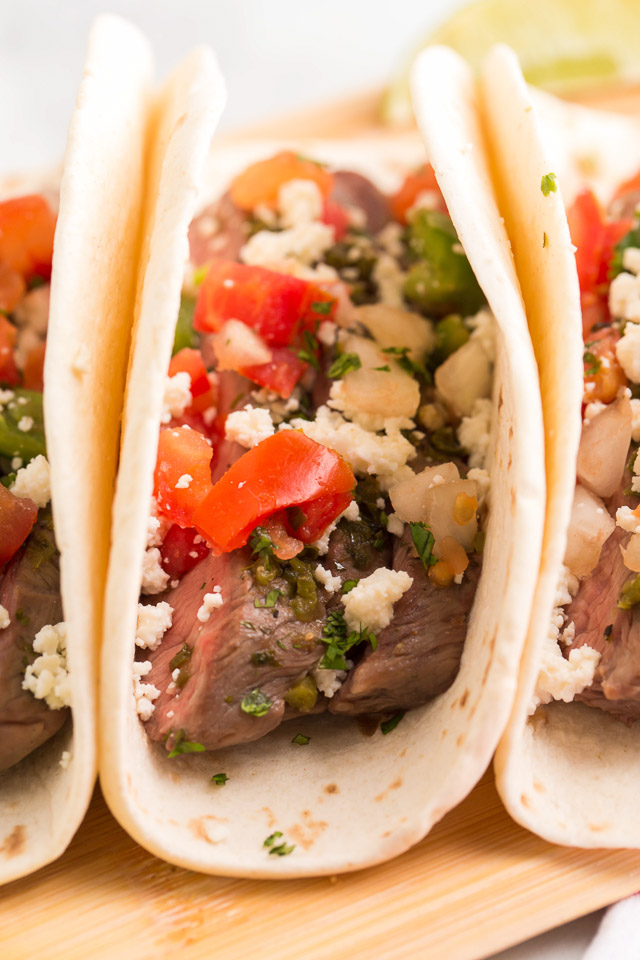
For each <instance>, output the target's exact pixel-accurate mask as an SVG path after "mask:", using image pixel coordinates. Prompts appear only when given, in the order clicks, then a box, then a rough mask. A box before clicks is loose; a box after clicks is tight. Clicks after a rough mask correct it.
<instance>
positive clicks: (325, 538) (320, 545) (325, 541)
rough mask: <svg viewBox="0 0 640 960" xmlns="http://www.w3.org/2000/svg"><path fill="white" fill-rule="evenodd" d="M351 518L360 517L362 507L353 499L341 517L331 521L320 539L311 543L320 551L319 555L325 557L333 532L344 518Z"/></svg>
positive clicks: (356, 518) (352, 519)
mask: <svg viewBox="0 0 640 960" xmlns="http://www.w3.org/2000/svg"><path fill="white" fill-rule="evenodd" d="M343 518H344V519H345V520H351V521H352V522H353V521H355V520H359V519H360V507H359V506H358V504H357V503H356V501H355V500H352V501H351V503H350V504H349V506H348V507H347V509H346V510H343V511H342V513H341V514H340V516H339V517H337V518H336V519H335V520H334V522H333V523H330V524H329V526H328V527H327V529H326V530H325V532H324V533H323V534H322V536H321V537H319V538H318V540H314V541H313V543H312V544H311V546H312V547H315V549H316V550H317V551H318V556H319V557H324V556H325V554H327V553H328V552H329V539H330V537H331V534H332V533H333V531H334V530H335V529H336V527H337V526H338V524H339V523H340V521H341V520H342V519H343Z"/></svg>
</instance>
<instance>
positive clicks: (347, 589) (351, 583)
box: [340, 580, 359, 596]
mask: <svg viewBox="0 0 640 960" xmlns="http://www.w3.org/2000/svg"><path fill="white" fill-rule="evenodd" d="M358 583H359V581H358V580H345V582H344V583H343V584H342V590H341V591H340V592H341V593H342V595H343V596H344V595H345V593H351V591H352V590H353V588H354V587H357V586H358Z"/></svg>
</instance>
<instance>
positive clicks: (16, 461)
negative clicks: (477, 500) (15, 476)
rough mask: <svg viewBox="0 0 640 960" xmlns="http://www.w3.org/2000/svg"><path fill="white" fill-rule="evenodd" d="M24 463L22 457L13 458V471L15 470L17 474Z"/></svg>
mask: <svg viewBox="0 0 640 960" xmlns="http://www.w3.org/2000/svg"><path fill="white" fill-rule="evenodd" d="M23 462H24V461H23V459H22V457H13V458H12V460H11V469H12V470H15V471H16V473H17V471H18V470H19V469H20V467H21V466H22V464H23Z"/></svg>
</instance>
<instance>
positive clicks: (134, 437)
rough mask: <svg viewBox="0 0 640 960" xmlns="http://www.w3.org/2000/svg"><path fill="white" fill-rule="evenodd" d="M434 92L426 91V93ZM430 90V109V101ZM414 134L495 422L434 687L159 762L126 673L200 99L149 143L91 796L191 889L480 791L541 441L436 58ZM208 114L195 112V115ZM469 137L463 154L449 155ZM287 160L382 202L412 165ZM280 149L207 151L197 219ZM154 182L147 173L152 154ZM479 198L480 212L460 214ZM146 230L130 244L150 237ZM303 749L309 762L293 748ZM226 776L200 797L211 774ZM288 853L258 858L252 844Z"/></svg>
mask: <svg viewBox="0 0 640 960" xmlns="http://www.w3.org/2000/svg"><path fill="white" fill-rule="evenodd" d="M434 77H435V81H436V82H434ZM435 90H438V91H439V93H438V97H435V95H434V94H433V93H432V91H435ZM414 92H415V97H416V101H417V102H418V104H419V108H420V119H421V120H422V121H423V128H424V134H425V137H426V140H427V144H428V147H429V150H430V152H431V155H432V159H433V161H434V163H435V166H436V171H437V173H438V176H439V177H440V182H441V184H442V188H443V191H444V194H445V197H446V199H447V202H448V204H449V207H450V210H451V213H452V216H453V218H454V221H455V223H456V226H457V228H458V231H459V232H460V235H461V238H462V241H463V243H464V245H465V249H466V251H467V254H468V256H469V259H470V261H471V263H472V264H473V266H474V268H475V271H476V274H477V276H478V279H479V281H480V283H481V285H482V286H483V288H484V290H485V292H486V294H487V296H488V299H489V302H490V306H491V307H492V309H493V311H494V313H495V314H496V317H497V319H498V323H499V325H500V329H501V338H499V342H498V347H497V365H496V374H495V383H496V396H495V399H496V409H499V416H498V423H497V440H496V446H495V456H494V464H493V493H492V499H493V502H494V504H495V506H496V509H494V510H493V512H492V516H491V520H490V523H489V531H488V536H487V541H486V549H485V567H484V572H483V576H482V578H481V583H480V586H479V589H478V594H477V601H476V604H475V607H474V611H473V614H472V618H471V624H470V628H469V633H468V637H467V642H466V645H465V650H464V656H463V661H462V667H461V670H460V673H459V676H458V678H457V680H456V681H455V683H454V684H453V686H452V687H451V689H450V690H449V691H448V692H447V693H446V694H444V695H443V696H442V697H439V698H438V699H437V700H436V701H435V702H433V703H432V704H430V705H428V706H426V707H422V708H419V709H416V710H412V711H409V712H408V713H407V714H406V716H405V717H404V719H403V720H402V723H401V724H400V725H399V726H398V727H397V728H396V729H395V730H394V731H393V732H392V733H391V734H389V735H387V736H383V735H382V734H381V733H380V732H379V731H378V732H377V733H376V734H375V735H374V736H373V737H371V738H368V737H364V736H362V735H361V734H360V733H359V732H358V731H357V728H356V726H355V724H353V722H349V721H345V720H343V719H341V718H338V717H332V716H331V717H327V716H324V717H314V718H309V719H304V720H303V719H301V720H299V721H298V723H297V725H296V729H295V730H293V729H292V727H291V726H290V725H287V724H283V725H282V726H281V727H280V728H279V729H277V730H276V731H274V732H273V733H271V734H269V736H268V737H267V738H265V739H263V740H259V741H257V742H255V743H249V744H245V745H241V746H236V747H233V748H229V749H227V750H219V751H215V752H208V753H205V754H202V755H191V756H189V757H177V758H175V759H172V760H168V758H167V754H166V751H165V750H164V748H163V746H162V745H161V744H154V743H152V742H151V741H150V740H149V739H148V737H147V735H146V733H145V730H144V726H143V724H142V723H141V722H140V721H139V719H138V717H137V715H136V712H135V706H134V701H133V697H132V662H133V658H134V652H135V646H134V636H135V626H136V613H137V603H138V591H139V585H140V579H141V566H142V557H143V553H144V549H145V538H146V529H147V515H148V510H149V501H150V496H151V493H152V487H153V470H154V465H155V457H156V450H157V443H158V432H159V426H160V414H161V406H162V395H163V389H164V381H165V375H166V370H167V367H168V363H169V358H170V355H171V346H172V342H173V335H174V328H175V322H176V317H177V312H178V304H179V298H180V289H181V285H182V279H183V268H184V255H185V253H186V234H187V224H188V223H189V221H190V219H191V217H192V216H193V214H194V212H195V210H196V195H195V187H196V183H197V176H198V174H199V172H200V168H201V167H202V166H203V164H204V161H205V147H206V143H207V141H208V139H209V137H210V135H211V132H212V127H213V119H214V117H213V114H215V112H216V111H215V105H214V104H212V101H211V98H212V97H214V98H215V94H216V89H215V87H214V86H213V85H212V88H211V90H210V91H207V94H206V97H205V100H204V102H203V101H202V100H201V99H200V98H199V97H196V96H194V97H192V99H191V102H190V103H188V102H187V90H186V89H183V90H182V91H181V98H182V99H181V98H179V97H176V98H175V99H174V101H173V103H172V106H171V108H170V109H167V108H165V113H164V115H163V117H162V119H161V124H164V125H165V126H166V127H167V129H169V128H172V127H173V122H174V121H173V119H172V117H173V113H174V112H177V113H183V114H184V117H185V120H184V123H183V125H182V127H181V128H180V129H179V130H177V131H176V133H175V136H174V137H172V138H171V139H169V141H168V142H167V143H166V144H165V145H164V146H163V148H162V149H164V151H165V156H166V158H165V160H164V175H163V177H162V178H161V180H160V181H159V182H157V183H156V184H155V189H156V190H157V196H156V204H157V206H156V211H155V213H153V212H151V213H150V216H151V217H152V218H153V219H154V220H155V228H154V229H153V230H151V232H150V238H149V242H148V247H147V250H148V257H147V268H146V272H145V273H141V275H140V281H139V300H138V306H137V319H136V325H137V326H136V333H135V336H134V343H133V352H132V363H131V370H130V376H129V381H128V388H127V405H126V429H125V434H124V443H123V450H122V460H121V467H120V473H119V477H118V486H117V493H116V499H115V511H114V528H113V550H112V556H111V561H110V573H109V581H108V589H107V600H106V610H105V645H104V656H103V662H102V668H103V669H102V773H101V776H102V785H103V789H104V791H105V794H106V796H107V800H108V802H109V804H110V806H111V809H112V810H113V812H114V813H115V815H116V816H117V817H118V819H119V820H120V822H121V823H122V825H123V826H124V827H125V829H126V830H127V831H128V832H129V833H130V834H131V835H132V836H133V837H134V838H135V839H136V840H137V841H138V842H139V843H141V844H142V845H143V846H145V847H146V848H147V849H148V850H150V851H151V852H153V853H155V854H156V855H158V856H160V857H162V858H164V859H166V860H169V861H171V862H172V863H175V864H179V865H181V866H183V867H188V868H191V869H195V870H200V871H203V872H207V873H215V874H225V875H231V876H245V877H299V876H311V875H318V874H333V873H336V872H339V871H347V870H355V869H357V868H361V867H364V866H367V865H370V864H374V863H377V862H380V861H383V860H387V859H389V858H390V857H393V856H395V855H397V854H399V853H401V852H402V851H403V850H406V849H407V848H408V847H410V846H411V845H412V844H414V843H416V842H417V841H419V840H420V839H422V837H424V836H425V834H426V833H428V831H429V830H430V828H431V827H432V826H433V824H434V823H435V822H436V821H437V820H439V819H440V818H441V817H442V816H443V815H444V814H445V813H446V812H447V811H448V810H449V809H451V807H453V806H454V805H455V804H457V803H458V802H459V801H460V800H461V799H462V798H463V797H464V796H465V795H466V794H467V793H468V792H469V791H470V790H471V788H472V787H473V785H474V784H475V783H476V781H477V780H478V779H479V778H480V776H481V774H482V772H483V771H484V769H485V767H486V765H487V764H488V763H489V761H490V758H491V755H492V753H493V750H494V748H495V745H496V743H497V741H498V738H499V736H500V734H501V732H502V730H503V727H504V724H505V722H506V719H507V716H508V713H509V710H510V707H511V702H512V699H513V696H514V693H515V689H516V675H517V665H518V661H519V658H520V653H521V648H522V644H523V641H524V635H525V629H526V624H527V621H528V615H529V611H530V607H531V601H532V597H533V591H534V586H535V580H536V575H537V570H538V564H539V556H540V544H541V536H542V524H543V510H544V475H543V466H542V465H543V438H542V414H541V409H540V402H539V394H538V383H537V374H536V368H535V362H534V357H533V352H532V349H531V344H530V340H529V337H528V333H527V330H526V322H525V317H524V309H523V305H522V301H521V298H520V294H519V290H518V284H517V280H516V277H515V272H514V268H513V263H512V259H511V254H510V251H509V246H508V242H507V238H506V234H505V231H504V228H503V226H502V224H501V222H500V220H499V217H498V213H497V209H496V206H495V201H494V197H493V193H492V189H491V184H490V180H489V173H488V170H487V169H486V164H485V162H484V159H483V145H482V139H481V134H480V130H479V127H478V123H477V118H476V114H475V107H474V102H473V94H472V85H471V80H470V77H469V76H468V74H467V72H466V71H465V70H464V69H463V67H462V66H461V64H460V63H459V62H458V61H456V60H454V59H446V62H441V61H440V59H438V58H436V59H431V58H426V59H425V60H424V61H421V62H420V64H419V65H418V67H417V71H416V75H415V87H414ZM207 104H208V105H209V112H208V113H207ZM469 141H472V142H473V144H474V149H473V150H472V151H467V152H465V150H464V149H462V147H464V146H465V145H466V144H467V143H468V142H469ZM286 145H287V146H289V147H291V148H293V149H296V150H299V151H300V152H302V153H304V154H305V155H311V156H316V157H319V158H322V159H325V160H327V161H335V162H338V163H340V164H346V165H348V166H351V167H352V168H355V169H360V170H361V171H363V172H366V173H367V174H368V175H370V176H373V178H374V180H375V181H376V182H377V183H379V184H381V185H382V186H384V187H385V188H386V189H392V188H393V187H394V186H397V185H399V182H400V178H401V175H402V173H403V172H404V173H406V171H407V169H411V168H412V167H413V166H414V165H415V164H416V163H418V162H421V161H423V160H424V148H423V146H422V145H421V143H420V141H419V140H418V139H416V136H415V135H413V136H408V137H396V138H389V137H381V138H380V139H376V138H374V137H366V138H364V139H362V140H343V141H334V142H329V141H326V140H325V141H317V140H316V141H313V140H305V141H304V142H300V141H296V142H295V143H291V142H288V143H287V144H286ZM283 146H285V144H283V143H282V142H279V143H277V144H276V143H273V142H272V143H270V144H267V143H265V142H264V140H261V141H259V142H250V141H246V142H244V143H242V144H240V145H236V146H235V147H228V148H223V147H222V146H219V145H216V144H214V146H213V149H212V151H211V154H210V156H209V158H208V160H207V164H206V179H205V181H204V182H203V185H202V188H201V193H200V199H199V203H198V206H199V207H200V206H202V205H203V204H204V202H205V201H206V200H210V199H211V197H213V196H216V195H219V194H220V193H221V192H222V191H223V190H224V189H225V187H226V185H227V183H228V180H229V177H230V175H232V174H233V173H235V172H237V171H238V170H240V169H242V168H243V167H244V165H245V164H246V163H247V162H249V160H251V159H256V158H257V157H260V156H261V157H264V156H268V155H269V152H272V151H273V150H274V149H277V148H280V149H281V148H282V147H283ZM156 163H157V165H158V167H159V166H160V163H161V161H160V159H159V158H156ZM478 198H479V202H478ZM149 229H150V227H148V228H147V230H148V231H149ZM298 730H300V731H302V732H303V733H311V734H312V737H313V739H312V742H311V744H310V746H309V747H308V748H305V749H304V750H303V749H299V748H296V747H292V746H291V736H292V733H293V732H298ZM219 771H224V772H225V773H226V774H227V775H228V777H229V778H230V779H229V781H228V783H227V784H226V786H225V787H224V788H220V787H215V786H212V785H211V783H210V778H211V776H212V774H214V773H217V772H219ZM274 829H278V830H282V831H283V833H284V837H285V838H286V840H287V841H288V842H291V843H295V845H296V847H295V850H294V851H293V853H292V854H290V855H289V856H287V857H282V858H280V857H270V856H269V855H268V851H266V850H265V849H264V847H263V841H264V839H265V838H266V837H267V836H268V835H269V834H270V833H272V832H273V830H274Z"/></svg>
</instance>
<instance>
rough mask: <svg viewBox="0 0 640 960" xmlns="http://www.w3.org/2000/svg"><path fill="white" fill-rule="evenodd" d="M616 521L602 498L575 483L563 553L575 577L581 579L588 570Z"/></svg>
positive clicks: (594, 562)
mask: <svg viewBox="0 0 640 960" xmlns="http://www.w3.org/2000/svg"><path fill="white" fill-rule="evenodd" d="M615 525H616V522H615V520H614V519H613V517H612V516H610V514H609V513H608V512H607V509H606V507H605V505H604V503H603V502H602V500H599V499H598V497H594V495H593V494H592V493H590V492H589V490H587V488H586V487H583V486H582V485H581V484H579V483H578V484H576V489H575V493H574V495H573V507H572V509H571V522H570V523H569V532H568V535H567V549H566V552H565V555H564V563H565V566H567V567H569V570H570V571H571V573H572V574H573V575H574V576H575V577H578V578H579V579H582V578H583V577H586V576H588V575H589V574H590V573H591V571H592V570H593V569H594V567H595V566H596V564H597V563H598V560H599V559H600V551H601V550H602V546H603V544H604V542H605V540H607V539H608V538H609V537H610V536H611V534H612V533H613V531H614V529H615Z"/></svg>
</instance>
